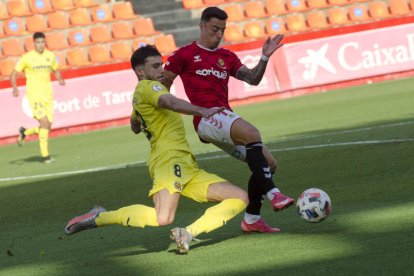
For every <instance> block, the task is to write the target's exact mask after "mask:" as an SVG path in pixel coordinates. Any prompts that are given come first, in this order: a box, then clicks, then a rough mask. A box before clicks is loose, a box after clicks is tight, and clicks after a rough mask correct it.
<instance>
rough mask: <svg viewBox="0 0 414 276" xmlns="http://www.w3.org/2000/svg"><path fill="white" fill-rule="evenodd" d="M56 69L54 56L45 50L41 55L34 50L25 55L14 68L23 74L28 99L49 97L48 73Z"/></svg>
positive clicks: (50, 89)
mask: <svg viewBox="0 0 414 276" xmlns="http://www.w3.org/2000/svg"><path fill="white" fill-rule="evenodd" d="M57 68H58V64H57V62H56V57H55V54H54V53H52V52H51V51H49V50H46V49H45V50H44V52H43V53H41V54H40V53H38V52H36V51H35V50H31V51H30V52H28V53H25V54H24V55H23V56H22V57H21V58H20V59H19V61H18V62H17V64H16V66H15V70H16V71H17V72H23V71H24V73H25V76H26V91H27V95H28V96H30V97H43V96H51V94H52V84H51V82H50V73H51V72H54V71H56V70H57Z"/></svg>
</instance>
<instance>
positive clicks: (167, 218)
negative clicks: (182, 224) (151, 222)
mask: <svg viewBox="0 0 414 276" xmlns="http://www.w3.org/2000/svg"><path fill="white" fill-rule="evenodd" d="M157 221H158V224H159V225H160V226H166V225H170V224H172V223H173V222H174V216H171V215H162V214H159V215H157Z"/></svg>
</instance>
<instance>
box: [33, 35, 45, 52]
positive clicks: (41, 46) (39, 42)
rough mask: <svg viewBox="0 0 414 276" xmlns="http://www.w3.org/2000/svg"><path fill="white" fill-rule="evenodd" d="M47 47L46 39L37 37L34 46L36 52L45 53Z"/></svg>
mask: <svg viewBox="0 0 414 276" xmlns="http://www.w3.org/2000/svg"><path fill="white" fill-rule="evenodd" d="M45 47H46V41H45V39H44V38H36V39H35V40H34V48H35V50H36V52H38V53H43V51H44V50H45Z"/></svg>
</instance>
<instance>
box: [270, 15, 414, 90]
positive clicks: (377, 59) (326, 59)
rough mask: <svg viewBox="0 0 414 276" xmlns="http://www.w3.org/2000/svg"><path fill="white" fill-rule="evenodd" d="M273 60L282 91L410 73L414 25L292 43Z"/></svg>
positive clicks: (413, 58)
mask: <svg viewBox="0 0 414 276" xmlns="http://www.w3.org/2000/svg"><path fill="white" fill-rule="evenodd" d="M274 60H275V63H274V65H275V66H276V68H277V71H278V73H279V72H280V73H281V75H280V78H282V80H281V81H282V83H283V85H282V87H283V90H287V89H296V88H302V87H309V86H315V85H322V84H327V83H334V82H341V81H346V80H352V79H359V78H366V77H370V76H376V75H384V74H388V73H394V72H400V71H406V70H412V69H414V23H413V24H405V25H399V26H393V27H388V28H381V29H374V30H369V31H362V32H357V33H351V34H345V35H338V36H331V37H326V38H321V39H314V40H308V41H302V42H297V43H291V44H288V45H285V46H284V47H283V51H281V52H280V53H279V55H278V56H277V57H276V58H275V59H274ZM286 71H287V72H286Z"/></svg>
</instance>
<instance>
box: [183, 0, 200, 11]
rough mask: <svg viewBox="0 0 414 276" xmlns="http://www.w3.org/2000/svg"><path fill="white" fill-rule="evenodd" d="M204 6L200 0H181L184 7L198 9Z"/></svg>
mask: <svg viewBox="0 0 414 276" xmlns="http://www.w3.org/2000/svg"><path fill="white" fill-rule="evenodd" d="M202 6H204V3H203V1H202V0H183V7H184V9H198V8H201V7H202Z"/></svg>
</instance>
